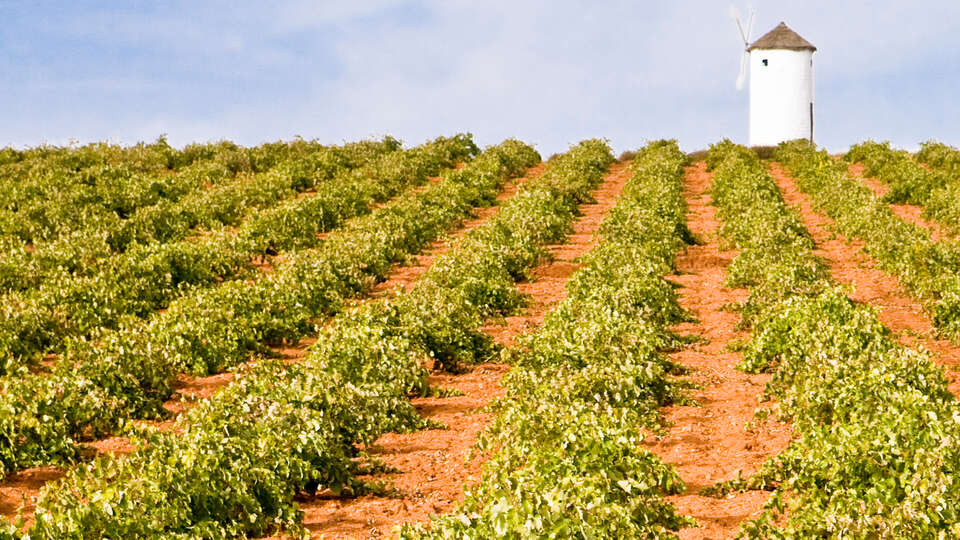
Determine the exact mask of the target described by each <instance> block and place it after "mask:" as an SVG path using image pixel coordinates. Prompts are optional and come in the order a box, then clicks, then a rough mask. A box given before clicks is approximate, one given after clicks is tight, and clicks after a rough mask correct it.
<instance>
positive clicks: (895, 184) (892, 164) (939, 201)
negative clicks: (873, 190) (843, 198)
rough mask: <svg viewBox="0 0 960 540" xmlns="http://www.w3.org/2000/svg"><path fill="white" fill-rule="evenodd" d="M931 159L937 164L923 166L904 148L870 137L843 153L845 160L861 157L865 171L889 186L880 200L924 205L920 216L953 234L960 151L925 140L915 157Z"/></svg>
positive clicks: (959, 207) (959, 225) (959, 210)
mask: <svg viewBox="0 0 960 540" xmlns="http://www.w3.org/2000/svg"><path fill="white" fill-rule="evenodd" d="M923 158H926V159H930V160H933V161H934V162H935V163H937V164H938V165H939V166H938V167H935V168H930V169H927V168H924V167H923V166H922V165H920V164H919V163H918V162H917V161H915V160H914V158H913V157H912V156H911V155H910V154H909V153H907V152H906V151H903V150H894V149H892V148H891V147H890V143H882V144H878V143H875V142H872V141H867V142H863V143H860V144H856V145H854V146H853V147H851V148H850V151H849V152H848V153H847V155H846V159H847V161H850V162H854V161H860V162H863V164H864V165H865V166H866V174H867V175H868V176H872V177H876V178H878V179H879V180H881V181H883V182H885V183H886V184H887V185H888V186H890V192H889V193H887V194H886V195H885V196H884V197H883V200H884V201H886V202H890V203H910V204H915V205H919V206H922V207H923V216H924V217H926V218H927V219H932V220H934V221H937V222H938V223H940V224H942V225H943V226H944V227H946V228H947V229H948V230H949V231H950V232H952V233H953V234H957V233H958V232H960V182H958V181H957V179H958V175H957V174H956V173H957V171H958V170H960V169H958V168H957V165H956V164H957V163H958V162H960V152H957V151H956V150H955V149H950V148H949V147H946V146H944V145H941V144H939V143H936V144H933V143H926V144H925V145H924V147H923V150H921V152H920V153H919V154H918V155H917V159H919V160H922V159H923Z"/></svg>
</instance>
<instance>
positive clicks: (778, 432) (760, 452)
mask: <svg viewBox="0 0 960 540" xmlns="http://www.w3.org/2000/svg"><path fill="white" fill-rule="evenodd" d="M711 179H712V174H711V173H708V172H706V165H705V164H704V163H702V162H699V163H697V164H696V165H694V166H692V167H688V168H687V174H686V177H685V185H684V197H685V198H686V201H687V205H688V211H687V225H688V226H689V228H690V230H691V231H692V232H693V233H694V234H695V235H696V236H697V237H698V238H699V239H700V240H701V241H702V242H703V243H702V245H695V246H689V247H688V248H687V249H686V250H684V251H683V252H682V253H681V254H680V255H679V256H678V257H677V268H678V270H679V272H680V273H679V274H678V275H675V276H668V279H670V281H672V282H674V283H676V284H678V285H680V286H681V287H682V288H681V289H680V290H679V293H680V298H679V302H680V305H681V306H683V307H684V308H685V309H687V310H689V311H690V312H692V313H693V315H694V316H695V317H696V318H697V319H698V322H692V323H683V324H680V325H677V326H676V327H675V328H674V330H676V331H678V332H680V333H681V334H692V335H696V336H699V337H701V338H703V339H704V340H705V341H704V342H701V343H697V344H695V345H693V346H691V347H688V348H686V349H684V350H682V351H680V352H677V353H674V354H672V355H671V356H672V358H673V359H674V360H675V361H676V362H679V363H680V364H683V365H684V366H686V367H688V368H690V369H691V370H692V374H691V375H690V376H688V379H689V380H691V381H693V382H695V383H697V384H699V385H700V386H701V387H702V389H701V390H695V391H693V392H692V397H693V398H694V399H696V400H697V402H698V403H699V404H700V405H701V406H700V407H693V406H672V407H666V408H665V409H664V413H665V414H666V417H667V420H668V421H670V422H671V423H672V424H673V426H672V427H671V428H670V431H669V433H668V434H667V435H666V436H664V437H660V438H657V437H653V438H652V439H651V440H650V443H649V444H648V448H649V449H650V450H651V451H653V452H655V453H656V454H658V455H659V456H660V457H661V458H662V459H663V460H664V461H665V462H667V463H670V464H671V465H673V466H675V467H676V468H677V470H678V472H679V473H680V476H681V478H683V481H684V482H685V484H686V491H685V492H684V493H683V494H681V495H676V496H671V497H668V498H667V500H669V501H670V502H672V503H673V504H675V505H676V507H677V510H678V511H679V512H680V513H681V514H684V515H688V516H692V517H693V518H694V519H696V521H697V523H698V524H699V527H697V528H689V529H684V530H682V531H680V538H682V539H694V538H697V539H707V538H709V539H721V538H732V537H733V536H734V535H735V534H736V532H737V530H738V529H739V527H740V524H741V523H742V522H743V521H745V520H748V519H750V518H752V517H756V516H757V515H758V513H759V511H760V509H761V507H762V506H763V504H764V503H765V502H766V501H767V499H768V498H769V496H770V493H769V492H766V491H748V492H744V493H731V494H730V495H729V496H728V497H726V498H723V499H717V498H711V497H705V496H701V495H699V491H700V490H701V489H703V488H704V487H707V486H710V485H712V484H714V483H716V482H719V481H723V480H729V479H731V478H736V476H737V472H738V471H741V472H742V473H743V475H744V477H746V476H748V475H750V474H752V473H753V472H755V471H756V470H757V469H758V468H759V467H760V466H761V465H762V464H763V462H764V461H765V460H766V459H767V458H769V457H771V456H774V455H776V454H778V453H779V452H781V451H782V450H783V449H784V448H786V446H787V444H789V441H790V425H789V424H785V423H782V422H777V421H775V420H767V421H764V422H757V421H756V418H755V411H756V409H757V407H758V406H760V405H761V404H760V402H759V400H758V398H759V396H760V395H761V394H762V392H763V389H764V386H765V385H766V383H767V381H768V380H769V375H750V374H746V373H743V372H741V371H737V370H736V369H734V366H736V365H737V364H738V363H739V362H740V353H735V352H730V351H728V350H727V349H726V346H727V344H728V343H730V341H731V340H734V339H741V338H744V337H747V335H748V334H747V333H746V332H742V331H738V330H737V329H736V324H737V322H738V321H739V320H740V315H739V314H737V313H735V312H733V311H730V310H726V309H724V306H727V305H728V304H735V303H738V302H742V301H744V300H745V299H746V297H747V294H748V292H747V291H746V290H743V289H730V288H727V287H725V286H724V285H723V282H724V279H726V267H727V266H728V265H729V264H730V262H731V261H732V260H733V258H734V257H735V256H736V255H737V251H732V250H731V251H722V250H721V249H720V245H719V243H718V236H717V231H718V229H719V225H720V224H719V222H718V221H717V218H716V208H715V207H714V206H712V204H711V201H712V199H711V196H710V194H709V189H710V184H711ZM750 423H753V424H754V426H753V427H751V428H750V429H748V427H747V425H748V424H750Z"/></svg>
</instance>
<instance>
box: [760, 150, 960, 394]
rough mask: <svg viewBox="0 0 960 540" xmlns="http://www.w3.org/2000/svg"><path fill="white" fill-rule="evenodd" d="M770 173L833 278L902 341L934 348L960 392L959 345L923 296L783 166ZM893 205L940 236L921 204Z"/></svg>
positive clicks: (953, 388) (877, 188) (875, 186)
mask: <svg viewBox="0 0 960 540" xmlns="http://www.w3.org/2000/svg"><path fill="white" fill-rule="evenodd" d="M860 172H862V170H861V171H860ZM770 173H771V174H772V175H773V177H774V179H775V180H776V181H777V185H778V186H780V190H781V192H782V193H783V198H784V200H785V201H786V202H787V204H790V205H791V206H796V207H797V208H798V209H799V211H800V215H801V217H802V218H803V223H804V225H806V227H807V229H808V230H809V231H810V233H811V235H812V236H813V239H814V241H815V242H816V243H817V247H818V249H817V251H816V253H817V254H818V255H821V256H823V257H824V258H825V259H826V260H827V262H828V264H829V267H830V272H831V274H832V275H833V279H834V280H836V281H837V282H838V283H843V284H847V285H851V286H852V287H853V292H852V293H851V294H850V297H851V298H853V299H854V300H856V301H857V302H862V303H865V304H870V305H872V306H875V307H877V308H879V317H880V321H881V322H883V324H884V325H885V326H886V327H887V328H889V329H890V330H892V331H893V332H895V333H898V334H899V339H900V341H901V342H902V343H905V344H907V345H911V346H917V345H920V346H923V347H925V348H926V349H928V350H929V351H931V352H933V353H934V357H935V358H934V359H935V360H936V361H937V362H938V363H940V364H942V365H944V366H948V367H950V368H951V369H948V370H947V371H946V376H947V379H948V380H949V381H950V391H951V392H953V394H954V395H958V396H960V376H958V372H957V371H956V369H953V368H960V348H958V347H955V346H954V345H953V344H952V343H950V341H949V340H944V339H937V338H936V334H935V332H934V328H933V323H932V322H931V320H930V318H929V317H928V316H927V315H926V313H924V311H923V306H922V305H921V304H920V302H918V301H916V300H914V299H913V298H911V297H910V295H909V294H908V292H907V291H906V290H905V289H904V288H903V287H902V286H900V283H899V282H898V281H897V278H895V277H894V276H892V275H890V274H888V273H886V272H884V271H883V270H880V269H879V268H877V265H876V262H875V261H874V260H873V259H872V258H871V257H869V256H868V255H866V254H865V253H863V252H862V249H863V246H864V244H863V242H862V241H860V240H857V239H850V238H845V237H844V236H843V235H841V234H839V233H837V232H835V231H834V230H833V228H832V225H833V220H831V219H830V218H829V217H827V216H826V215H824V214H822V213H820V212H816V211H814V209H813V206H812V204H811V202H810V198H809V197H808V196H807V195H805V194H804V193H802V192H800V190H799V188H798V187H797V184H796V181H795V180H794V179H793V178H791V177H790V176H789V175H788V174H787V172H786V171H785V170H784V168H783V167H781V166H780V165H779V164H777V163H773V164H771V166H770ZM856 173H857V169H856V168H854V169H853V170H852V172H851V174H854V175H855V176H856V175H857V174H856ZM865 182H866V183H867V184H868V185H870V186H871V189H874V190H875V191H880V186H878V184H879V182H877V181H876V180H873V181H870V180H869V179H867V180H865ZM881 186H882V185H881ZM891 206H892V207H893V209H894V211H895V212H896V213H897V215H898V216H900V217H901V218H903V219H905V220H907V221H910V222H912V223H916V224H917V225H920V226H921V227H924V228H926V229H927V230H928V231H930V232H931V235H933V237H934V238H938V237H939V236H938V233H937V227H936V224H933V223H930V222H928V221H927V220H924V219H923V218H921V217H920V216H919V212H920V210H919V208H917V207H915V206H911V205H891ZM910 216H913V217H910Z"/></svg>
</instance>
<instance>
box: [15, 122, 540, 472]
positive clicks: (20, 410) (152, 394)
mask: <svg viewBox="0 0 960 540" xmlns="http://www.w3.org/2000/svg"><path fill="white" fill-rule="evenodd" d="M538 160H539V155H537V154H536V152H534V151H533V150H532V149H531V148H530V147H528V146H526V145H523V144H521V143H518V142H516V141H506V142H504V143H503V144H502V145H499V146H495V147H492V148H490V149H488V150H487V151H486V152H485V153H484V154H482V155H481V156H479V157H478V158H477V159H475V160H474V161H473V162H471V163H469V164H467V165H466V167H464V168H463V169H461V170H460V171H456V172H451V173H449V174H448V175H447V176H446V178H445V179H444V180H443V181H441V182H438V183H436V184H431V185H430V186H429V188H427V189H426V190H424V191H422V192H419V193H407V194H406V195H404V196H402V197H400V198H398V199H397V200H395V201H393V202H391V203H390V204H389V205H387V206H385V207H383V208H381V209H378V210H376V211H374V212H372V213H370V214H368V215H365V216H363V217H360V218H357V219H354V220H352V221H350V222H348V223H346V224H345V226H344V227H343V228H341V229H340V230H337V231H335V232H333V233H332V234H331V235H330V236H329V237H328V238H327V239H326V240H325V241H324V242H323V243H322V244H321V246H320V247H318V248H316V249H311V250H301V251H296V252H292V253H290V254H288V256H286V257H284V258H283V259H282V260H281V261H279V263H278V265H277V266H276V268H275V270H274V272H273V273H271V274H269V275H265V276H262V277H261V279H259V280H256V281H253V282H248V281H244V280H234V281H230V282H227V283H224V284H222V285H220V286H218V287H212V288H198V289H196V290H193V291H189V293H188V294H187V295H185V296H183V297H181V298H179V299H177V300H175V301H173V302H172V303H171V304H170V305H169V306H168V309H167V310H165V311H164V312H162V313H157V314H155V315H154V316H153V317H151V318H150V319H148V320H142V319H136V318H132V317H122V318H120V319H119V320H118V324H117V328H116V330H110V331H107V330H102V331H98V332H96V333H95V334H94V335H93V336H92V338H91V339H90V340H87V339H82V338H81V339H75V340H70V341H68V342H67V344H66V346H65V351H64V354H63V355H62V356H61V357H60V358H59V359H58V361H57V363H56V364H55V365H54V366H53V368H52V369H51V373H46V374H39V375H33V374H27V373H17V374H16V375H14V376H10V377H7V378H4V379H0V381H3V382H5V383H6V384H7V385H8V391H7V392H3V393H0V410H4V411H7V412H8V414H7V415H6V416H4V417H2V418H0V433H5V434H7V440H6V441H4V443H3V444H0V460H2V464H3V467H4V470H5V471H9V470H16V469H19V468H22V467H24V466H30V465H36V464H41V463H59V462H62V461H65V460H71V459H74V458H75V457H76V455H77V447H76V444H77V443H78V442H79V441H82V440H84V439H87V438H89V437H90V436H95V435H98V434H104V433H109V432H113V431H115V430H116V429H118V428H119V427H120V426H122V425H123V424H124V422H126V421H127V420H129V419H131V418H153V417H156V416H157V415H160V414H162V412H163V411H162V407H161V406H162V404H163V401H164V400H165V399H167V398H168V397H169V396H170V395H171V392H172V384H173V382H174V379H175V376H176V374H177V373H178V372H183V371H187V372H190V373H193V374H196V375H207V374H211V373H216V372H220V371H222V370H224V369H228V368H231V367H233V366H236V365H238V364H240V363H242V362H244V361H245V360H247V359H249V358H250V357H251V356H252V355H254V354H257V353H261V354H264V353H268V352H269V349H268V346H270V345H277V344H279V343H281V342H285V341H286V342H295V341H297V340H299V339H300V338H301V337H303V336H304V335H306V334H308V333H312V332H313V331H315V323H316V322H317V320H319V319H320V318H322V317H324V316H327V315H332V314H334V313H337V312H339V311H340V310H341V309H342V308H343V304H344V300H346V299H347V298H352V297H357V296H360V295H362V294H364V293H366V292H367V291H368V290H369V288H370V287H371V286H372V285H373V284H375V283H376V282H377V281H380V280H382V279H384V278H385V277H386V275H387V272H388V271H389V269H390V266H391V264H393V263H395V262H398V261H401V260H403V259H404V257H406V256H407V255H409V254H410V253H414V252H417V251H419V250H421V249H422V248H423V247H425V246H427V245H428V244H429V243H430V242H431V241H433V240H434V239H436V238H437V237H438V236H439V235H440V234H442V233H443V232H444V231H445V230H447V229H448V228H449V227H450V226H451V225H453V224H455V223H456V222H457V221H458V220H460V219H463V218H465V217H467V216H468V215H469V214H470V212H471V208H472V207H474V206H477V205H483V204H487V203H489V202H490V201H492V200H493V199H494V197H495V195H496V193H497V192H498V191H499V190H500V189H501V187H502V185H503V183H504V182H505V181H506V179H507V178H509V177H510V176H514V175H517V174H519V173H520V172H521V171H524V170H526V168H528V167H530V166H532V165H533V164H535V163H536V162H537V161H538ZM488 267H489V265H488ZM441 292H442V291H441ZM447 294H448V296H447V297H444V298H441V301H438V302H437V303H436V304H432V303H430V302H427V301H426V300H427V299H426V298H425V297H424V299H423V300H421V303H424V304H426V305H427V306H432V305H435V306H436V307H437V308H438V309H439V310H440V314H438V315H436V316H435V319H434V320H435V321H436V322H435V323H434V324H433V325H432V327H434V328H437V329H439V330H442V331H445V332H447V333H449V332H451V330H448V329H447V328H448V327H447V324H448V323H451V322H452V320H455V321H456V322H457V324H456V325H455V326H453V328H454V329H461V328H464V327H463V326H461V325H460V323H461V322H462V321H463V320H464V318H463V316H462V315H461V314H459V312H454V313H453V314H452V315H449V316H447V317H446V319H444V318H443V316H442V313H443V310H445V309H447V310H448V309H449V305H448V303H447V300H449V299H450V298H456V297H450V294H449V293H447ZM457 317H459V318H457ZM451 318H453V319H451ZM427 320H428V319H427V318H426V317H425V316H424V317H420V316H419V315H417V314H416V313H415V312H413V311H410V312H409V313H408V314H406V315H404V321H405V324H406V326H407V327H409V328H411V329H418V328H420V326H421V322H420V321H427ZM424 324H426V323H424ZM473 326H476V324H474V325H473ZM473 326H471V327H470V328H472V327H473ZM408 333H413V330H410V331H409V332H408ZM470 335H478V334H477V333H476V332H473V333H471V334H470ZM431 339H433V340H434V341H439V340H440V338H439V337H438V336H432V338H431ZM477 354H479V353H477ZM20 396H32V397H31V398H30V399H29V401H24V398H21V397H20ZM401 398H403V399H401ZM392 399H393V400H394V401H397V402H398V403H406V399H405V394H403V393H402V392H401V393H395V395H394V396H393V398H392ZM407 407H408V408H409V406H408V405H407ZM38 426H39V427H38ZM37 429H40V430H41V432H40V433H37V434H34V433H33V431H31V430H34V431H35V430H37ZM25 437H26V438H30V440H36V441H37V442H36V444H35V445H32V444H31V445H27V444H21V443H20V442H18V441H21V440H23V438H25Z"/></svg>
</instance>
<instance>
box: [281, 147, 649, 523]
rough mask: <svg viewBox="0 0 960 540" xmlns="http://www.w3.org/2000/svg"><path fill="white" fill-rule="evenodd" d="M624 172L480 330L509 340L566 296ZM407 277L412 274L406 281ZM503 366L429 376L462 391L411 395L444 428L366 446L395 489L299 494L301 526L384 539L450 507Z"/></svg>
mask: <svg viewBox="0 0 960 540" xmlns="http://www.w3.org/2000/svg"><path fill="white" fill-rule="evenodd" d="M629 174H630V171H629V167H628V166H627V165H626V164H614V165H613V166H612V167H611V170H610V173H609V174H608V175H607V176H606V177H605V179H604V182H603V184H602V185H601V186H600V187H599V188H598V189H597V190H596V191H595V192H594V197H595V199H596V202H595V203H593V204H587V205H584V206H582V207H581V210H582V212H583V215H582V216H580V217H579V218H578V219H577V220H576V221H575V222H574V224H573V233H572V234H571V235H570V236H569V237H568V238H567V241H566V242H564V243H562V244H558V245H555V246H551V247H550V253H551V255H552V260H551V261H550V262H547V263H545V264H542V265H540V266H538V267H537V268H535V269H534V270H533V272H532V275H533V277H534V279H533V280H531V281H530V282H525V283H521V284H520V285H519V288H520V291H521V292H523V293H525V294H527V295H529V296H530V304H529V305H528V307H527V308H526V309H525V310H524V311H523V312H522V313H520V314H517V315H514V316H510V317H507V318H506V323H505V324H503V325H491V326H487V327H485V328H484V329H483V330H484V332H487V333H488V334H489V335H491V336H492V337H493V338H494V339H495V340H496V341H497V342H499V343H501V344H503V345H507V346H509V345H511V344H512V343H513V342H514V339H515V338H516V337H517V336H520V335H523V334H526V333H528V332H530V331H531V330H533V329H535V328H537V327H539V326H540V324H541V323H542V322H543V319H544V317H545V315H546V314H547V312H548V311H550V310H551V309H552V308H553V307H554V306H555V305H556V304H557V303H559V302H560V301H561V300H563V299H564V298H565V297H566V289H565V286H566V282H567V280H568V279H569V277H570V276H571V275H572V274H573V273H574V272H575V271H576V270H577V269H579V268H580V264H579V263H578V262H577V258H578V257H580V256H581V255H583V254H584V253H586V252H587V251H589V250H590V249H591V248H592V247H593V245H594V244H595V242H596V238H595V234H596V232H597V230H598V228H599V226H600V223H601V222H602V221H603V218H604V217H605V216H606V213H607V212H608V211H609V210H610V209H611V208H612V207H613V206H614V205H615V204H616V200H617V198H619V196H620V193H621V192H622V190H623V186H624V184H625V183H626V181H627V180H628V179H629ZM430 260H431V261H432V258H431V259H430ZM425 270H426V268H423V270H422V271H419V274H422V272H423V271H425ZM411 272H413V273H416V271H413V270H411ZM419 274H417V275H419ZM410 284H412V281H411V282H410V283H407V284H404V286H410ZM508 369H509V366H507V365H504V364H499V363H487V364H482V365H479V366H476V367H474V368H473V369H472V370H471V371H470V372H468V373H464V374H459V375H451V374H434V375H433V376H431V378H430V384H431V385H439V386H442V387H446V388H455V389H457V390H460V391H461V392H463V395H462V396H457V397H449V398H417V399H414V400H413V403H414V405H415V406H416V408H417V410H418V411H419V412H420V413H421V414H423V415H424V416H425V417H427V418H430V419H433V420H438V421H440V422H443V423H444V424H445V425H447V426H448V429H445V430H426V431H420V432H417V433H409V434H393V433H392V434H387V435H384V436H383V437H381V438H380V439H379V440H378V441H377V442H376V444H375V445H373V447H372V448H369V449H368V450H369V451H370V452H371V454H373V455H374V456H376V457H378V458H380V459H382V460H383V461H385V462H386V463H388V464H390V465H393V466H394V467H396V468H397V469H399V470H400V472H399V473H397V474H390V475H384V477H383V478H382V479H384V480H388V481H389V482H390V483H391V484H392V486H393V487H394V488H395V490H396V492H395V494H394V495H393V496H391V497H378V496H372V495H368V496H363V497H357V498H348V499H344V498H330V499H322V498H321V499H311V500H304V501H300V506H301V508H302V509H303V510H304V512H305V514H306V518H305V525H306V526H307V528H308V529H309V530H310V531H311V533H312V535H313V536H315V537H322V538H382V537H385V536H390V535H391V534H392V533H393V531H394V530H395V529H396V528H397V527H398V526H399V525H401V524H403V523H425V522H427V521H428V520H429V518H430V515H431V514H440V513H444V512H449V511H451V510H453V509H454V508H455V507H456V506H457V504H459V503H460V502H461V501H462V500H463V494H464V486H465V485H466V486H469V485H470V484H473V483H475V482H476V481H478V480H479V479H480V473H481V469H482V465H483V459H482V457H476V456H475V457H474V459H471V460H469V461H467V460H466V458H467V456H468V454H469V453H470V452H469V451H470V449H471V448H472V446H473V444H474V443H475V442H476V440H477V436H478V435H479V433H480V432H481V431H482V430H483V429H484V428H485V427H486V425H487V423H488V422H489V420H490V415H489V414H488V413H484V412H482V411H481V410H482V408H483V407H484V406H486V405H487V404H488V403H490V401H491V400H492V399H494V398H496V397H497V396H500V395H502V393H503V389H502V388H501V387H500V385H499V383H500V380H501V378H502V377H503V375H504V374H505V373H506V372H507V370H508Z"/></svg>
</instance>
